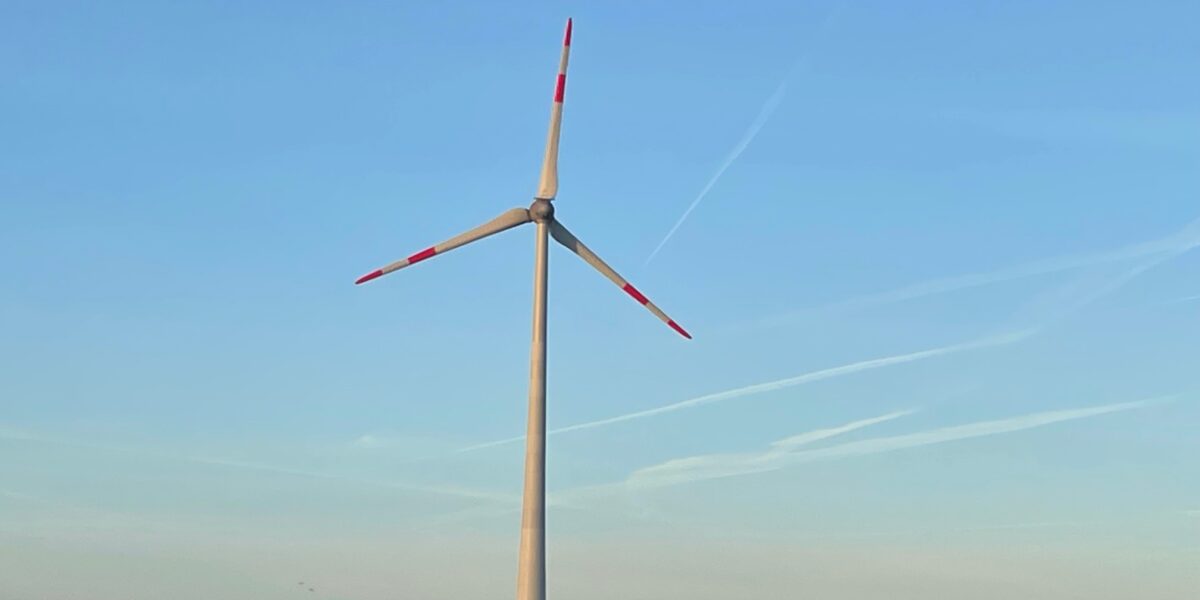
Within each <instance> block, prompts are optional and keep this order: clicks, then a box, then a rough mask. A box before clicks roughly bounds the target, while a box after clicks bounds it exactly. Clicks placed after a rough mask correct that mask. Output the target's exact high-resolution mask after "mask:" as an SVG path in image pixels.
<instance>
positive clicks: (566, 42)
mask: <svg viewBox="0 0 1200 600" xmlns="http://www.w3.org/2000/svg"><path fill="white" fill-rule="evenodd" d="M563 45H564V46H570V45H571V20H570V19H567V32H566V33H565V34H563Z"/></svg>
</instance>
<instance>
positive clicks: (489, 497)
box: [0, 426, 521, 505]
mask: <svg viewBox="0 0 1200 600" xmlns="http://www.w3.org/2000/svg"><path fill="white" fill-rule="evenodd" d="M0 439H6V440H11V441H21V442H32V443H38V444H49V445H54V446H64V447H71V448H80V449H84V450H99V451H105V452H115V453H120V454H133V455H136V456H144V457H151V458H156V459H161V460H171V461H178V462H185V463H191V464H196V465H206V466H215V467H225V468H231V469H239V470H247V471H257V472H261V473H273V474H278V475H288V476H293V477H303V478H306V479H321V480H329V481H339V482H343V483H351V484H357V485H365V486H371V487H379V488H388V489H392V490H400V491H406V492H415V493H424V494H434V495H439V496H453V497H458V498H466V499H472V500H486V501H489V502H497V503H502V504H512V505H515V504H519V503H520V500H521V499H520V497H518V496H516V495H513V494H504V493H500V492H492V491H487V490H477V489H471V488H465V487H460V486H449V485H428V484H417V483H405V482H396V481H385V480H378V479H367V478H360V477H350V476H345V475H340V474H337V473H329V472H322V471H312V470H307V469H297V468H291V467H283V466H278V465H271V464H263V463H258V462H253V461H244V460H234V459H225V458H213V457H206V456H190V455H183V454H172V453H165V452H156V451H151V450H144V449H140V448H131V447H127V446H116V445H109V444H101V443H95V442H91V441H87V440H76V439H71V438H63V437H55V436H47V435H43V434H40V433H32V432H28V431H22V430H18V429H13V428H9V427H3V426H0Z"/></svg>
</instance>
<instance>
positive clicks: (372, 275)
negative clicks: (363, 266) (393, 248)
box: [354, 269, 383, 285]
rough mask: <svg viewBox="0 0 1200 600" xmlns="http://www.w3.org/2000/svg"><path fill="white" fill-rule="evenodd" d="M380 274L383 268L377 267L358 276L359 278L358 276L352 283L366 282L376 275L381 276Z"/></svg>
mask: <svg viewBox="0 0 1200 600" xmlns="http://www.w3.org/2000/svg"><path fill="white" fill-rule="evenodd" d="M382 275H383V269H377V270H374V271H371V272H370V273H367V274H366V275H363V276H362V277H359V278H358V279H357V280H356V281H355V282H354V285H358V284H360V283H366V282H368V281H370V280H372V279H375V278H376V277H380V276H382Z"/></svg>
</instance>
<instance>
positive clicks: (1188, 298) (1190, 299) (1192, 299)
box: [1162, 294, 1200, 304]
mask: <svg viewBox="0 0 1200 600" xmlns="http://www.w3.org/2000/svg"><path fill="white" fill-rule="evenodd" d="M1196 300H1200V294H1196V295H1195V296H1184V297H1182V298H1172V299H1170V300H1164V301H1163V302H1162V304H1182V303H1184V302H1195V301H1196Z"/></svg>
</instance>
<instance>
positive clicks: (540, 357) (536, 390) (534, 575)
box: [354, 19, 692, 600]
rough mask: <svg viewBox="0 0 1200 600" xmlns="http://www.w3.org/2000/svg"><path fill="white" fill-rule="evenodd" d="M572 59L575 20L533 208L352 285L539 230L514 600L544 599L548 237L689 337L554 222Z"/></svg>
mask: <svg viewBox="0 0 1200 600" xmlns="http://www.w3.org/2000/svg"><path fill="white" fill-rule="evenodd" d="M570 52H571V20H570V19H567V30H566V33H565V34H564V35H563V49H562V58H561V59H560V61H559V63H558V80H557V82H556V83H555V86H554V103H553V104H552V105H551V108H550V132H549V134H548V135H547V137H546V155H545V158H544V159H543V161H542V175H541V180H540V181H539V182H538V190H537V195H536V196H534V199H533V204H531V205H529V208H514V209H511V210H508V211H505V212H504V213H502V214H501V215H500V216H498V217H496V218H495V219H492V220H491V221H488V222H487V223H484V224H483V225H480V226H479V227H476V228H475V229H472V230H470V231H467V232H464V233H461V234H459V235H457V236H455V237H452V238H450V239H448V240H446V241H444V242H442V243H440V244H437V245H436V246H430V247H429V248H426V249H424V250H422V251H420V252H417V253H416V254H413V255H412V256H409V257H408V258H405V259H402V260H398V261H396V262H394V263H392V264H390V265H388V266H386V267H383V268H382V269H378V270H375V271H372V272H370V273H367V274H366V275H363V276H362V277H360V278H359V279H358V281H355V282H354V283H355V284H360V283H365V282H368V281H370V280H372V279H375V278H376V277H380V276H383V275H386V274H388V273H391V272H393V271H398V270H400V269H403V268H404V267H407V266H410V265H413V264H416V263H419V262H421V261H423V260H425V259H428V258H431V257H434V256H437V255H439V254H444V253H446V252H449V251H451V250H453V249H455V248H458V247H459V246H464V245H466V244H469V243H471V242H474V241H477V240H481V239H483V238H485V237H487V236H489V235H493V234H496V233H500V232H501V231H505V230H507V229H512V228H513V227H516V226H518V225H524V224H526V223H534V224H536V225H537V230H536V240H537V242H536V245H535V253H534V269H533V348H532V351H531V352H530V358H529V363H530V366H529V420H528V423H527V425H526V434H525V435H526V437H525V490H524V496H523V502H522V508H521V550H520V555H519V559H518V565H517V600H543V599H544V598H545V597H546V529H545V523H546V275H547V270H546V263H547V256H546V254H547V245H548V239H547V235H549V237H553V238H554V240H555V241H556V242H558V243H560V244H562V245H563V246H566V247H567V249H568V250H570V251H571V252H574V253H575V254H577V255H579V257H580V258H582V259H583V260H584V261H585V262H587V263H588V264H589V265H591V266H592V267H594V268H595V269H596V270H597V271H600V273H601V274H602V275H604V276H605V277H607V278H608V279H609V281H612V282H613V283H615V284H617V286H618V287H620V288H621V289H622V290H625V293H627V294H629V295H630V296H632V297H633V299H634V300H637V301H638V303H640V304H641V305H642V306H645V307H646V308H647V309H648V310H649V311H650V312H652V313H654V316H656V317H658V318H659V319H661V320H662V321H663V322H664V323H666V324H667V325H668V326H670V327H671V329H674V330H675V331H676V332H678V333H679V334H680V335H682V336H683V337H686V338H688V339H691V338H692V336H691V335H689V334H688V332H686V331H684V329H683V328H682V327H680V326H679V325H678V324H676V323H675V321H673V320H671V318H670V317H668V316H667V315H666V313H664V312H663V311H662V310H660V309H659V308H658V307H657V306H655V305H654V303H653V302H650V300H649V299H647V298H646V296H644V295H642V293H641V292H639V291H638V289H637V288H635V287H633V285H632V284H630V283H629V282H628V281H626V280H625V278H624V277H621V276H620V275H618V274H617V272H616V271H614V270H613V269H612V267H610V266H608V264H607V263H605V262H604V261H603V260H601V259H600V257H599V256H596V253H594V252H592V251H591V250H590V249H588V247H587V246H584V245H583V242H580V241H579V238H577V237H575V236H574V235H572V234H571V232H570V231H568V230H567V228H566V227H564V226H563V225H562V223H560V222H559V221H558V220H557V219H555V218H554V205H553V204H551V201H553V200H554V197H555V196H556V195H557V194H558V137H559V131H560V129H561V126H562V109H563V93H564V92H565V91H566V85H567V57H568V55H569V54H570Z"/></svg>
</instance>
